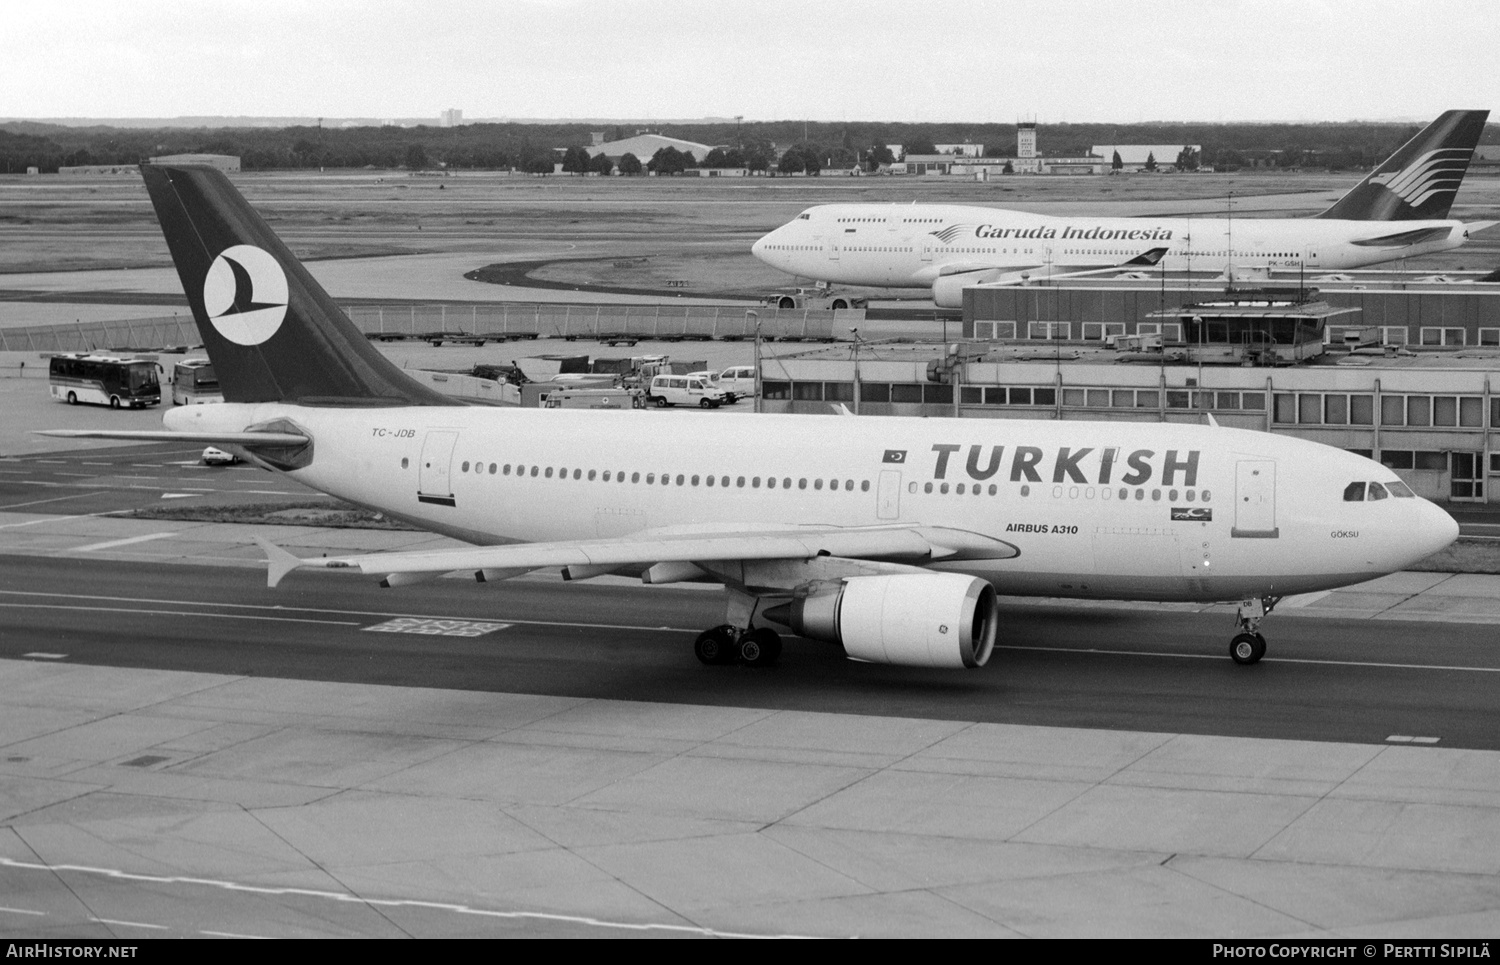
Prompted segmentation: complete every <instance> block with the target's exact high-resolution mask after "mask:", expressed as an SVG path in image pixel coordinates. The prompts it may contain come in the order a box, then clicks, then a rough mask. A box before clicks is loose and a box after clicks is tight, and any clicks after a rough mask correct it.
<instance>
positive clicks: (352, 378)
mask: <svg viewBox="0 0 1500 965" xmlns="http://www.w3.org/2000/svg"><path fill="white" fill-rule="evenodd" d="M141 175H142V177H144V178H145V181H146V191H147V193H149V194H150V195H151V204H152V206H153V207H154V208H155V209H156V217H157V220H158V221H159V222H161V229H162V233H163V234H164V235H165V236H166V239H167V247H168V249H170V251H171V253H172V261H173V262H174V263H175V264H176V266H177V274H178V277H179V278H181V279H182V288H183V291H184V292H185V293H186V294H187V298H188V304H189V305H190V306H191V307H192V310H193V319H194V321H196V322H197V324H198V332H199V334H200V335H202V337H203V344H204V346H205V347H206V348H207V349H208V356H209V358H210V359H211V360H212V361H213V364H214V370H215V372H217V374H218V376H219V384H220V385H221V386H222V387H223V390H224V400H225V401H226V402H297V403H302V404H304V405H365V406H404V405H453V404H454V402H453V400H451V399H447V398H445V397H444V396H442V395H440V394H438V393H437V392H434V391H433V390H432V389H429V388H427V387H426V386H424V385H421V384H419V383H417V382H416V381H414V380H413V379H411V378H410V377H409V376H407V375H406V374H405V373H404V372H402V371H401V370H400V369H399V368H397V367H396V366H395V365H394V364H392V363H391V362H390V361H389V360H388V359H386V358H385V357H384V356H383V355H381V354H380V353H379V352H378V351H377V350H376V349H375V347H374V346H372V345H371V344H370V342H369V340H368V339H366V338H365V337H364V336H363V335H362V334H361V333H360V331H359V330H358V329H357V328H355V326H354V324H353V323H352V322H350V321H349V319H348V317H347V316H345V315H344V313H343V311H342V310H340V309H339V307H338V305H337V304H336V303H335V302H334V300H333V299H332V298H331V297H330V296H329V294H328V293H327V292H326V291H324V290H323V287H322V286H321V285H319V284H318V283H317V281H315V280H314V279H313V277H312V275H310V274H309V273H308V272H307V269H305V268H304V267H302V264H301V263H300V262H299V261H298V260H297V258H296V257H295V256H294V255H293V254H292V253H291V251H290V250H289V249H288V248H287V247H286V245H285V244H283V243H282V241H281V239H280V238H278V237H276V233H275V232H273V231H272V230H271V228H270V226H269V225H267V224H266V222H265V221H264V220H263V219H262V218H261V217H260V215H258V214H257V213H256V212H255V209H253V208H252V207H250V204H249V202H247V201H246V200H245V198H244V196H243V195H241V194H240V192H239V191H237V190H235V188H234V186H233V185H232V184H230V182H229V179H228V178H227V177H226V176H225V175H224V172H223V171H220V170H218V169H217V168H214V167H211V166H209V165H197V164H143V165H141Z"/></svg>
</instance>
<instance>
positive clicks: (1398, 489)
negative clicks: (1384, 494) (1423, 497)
mask: <svg viewBox="0 0 1500 965" xmlns="http://www.w3.org/2000/svg"><path fill="white" fill-rule="evenodd" d="M1385 488H1386V489H1389V490H1390V491H1391V495H1392V496H1395V497H1397V498H1399V499H1415V498H1416V496H1417V494H1416V493H1414V492H1412V491H1411V487H1409V486H1407V485H1406V483H1404V482H1400V481H1397V482H1388V483H1386V484H1385Z"/></svg>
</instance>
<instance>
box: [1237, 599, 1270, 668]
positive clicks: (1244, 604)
mask: <svg viewBox="0 0 1500 965" xmlns="http://www.w3.org/2000/svg"><path fill="white" fill-rule="evenodd" d="M1280 602H1281V597H1279V596H1262V597H1251V598H1250V599H1247V600H1241V601H1240V607H1239V610H1238V612H1236V613H1235V617H1234V618H1235V621H1236V622H1237V623H1239V626H1240V632H1239V633H1237V634H1235V636H1234V639H1233V640H1231V641H1229V658H1230V659H1231V660H1233V661H1234V662H1235V663H1238V664H1244V665H1249V664H1252V663H1259V662H1260V658H1261V657H1264V656H1265V655H1266V638H1265V637H1263V636H1261V634H1260V621H1262V620H1264V619H1265V618H1266V617H1267V616H1269V615H1270V613H1271V611H1272V610H1274V609H1276V604H1278V603H1280Z"/></svg>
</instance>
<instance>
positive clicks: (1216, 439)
mask: <svg viewBox="0 0 1500 965" xmlns="http://www.w3.org/2000/svg"><path fill="white" fill-rule="evenodd" d="M272 420H287V421H289V422H291V423H292V424H294V425H295V426H297V427H299V428H300V429H301V431H304V432H305V433H307V434H308V435H309V436H310V437H311V438H312V440H313V441H312V458H311V461H310V463H309V464H308V465H306V466H305V467H303V468H298V469H294V470H292V471H291V472H290V475H291V476H292V477H293V478H295V479H297V480H298V481H300V482H303V483H306V484H307V485H309V486H312V487H313V488H315V489H319V490H321V491H323V492H327V493H329V494H332V495H334V496H337V497H339V498H341V499H345V500H348V501H350V502H353V503H357V504H360V505H363V506H367V507H370V508H374V509H378V510H380V511H382V512H385V513H388V514H390V515H392V516H395V517H397V518H402V519H406V520H409V521H411V522H412V523H415V524H416V525H419V526H421V527H423V528H425V529H430V530H433V531H436V532H441V533H446V534H449V535H452V536H455V537H457V538H459V539H463V540H466V541H469V542H472V543H477V544H494V543H503V542H512V541H525V542H534V541H550V540H572V539H593V538H610V537H620V536H626V535H630V534H636V533H642V532H645V531H653V532H662V531H667V532H689V531H692V530H694V529H698V530H703V529H705V528H708V529H713V530H715V531H733V530H734V529H735V528H736V527H744V528H747V529H752V528H753V529H764V528H765V527H768V526H777V525H787V526H794V525H807V524H822V525H831V526H840V527H861V526H879V525H898V524H912V523H919V524H923V525H929V526H942V527H949V528H954V529H961V530H966V531H970V532H974V533H980V534H983V535H986V536H989V537H992V538H994V539H998V540H1003V541H1005V542H1007V543H1009V544H1011V545H1012V546H1014V547H1015V548H1016V549H1017V550H1019V554H1018V555H1016V556H1014V557H1012V558H1009V559H970V560H949V561H944V562H939V563H933V564H931V565H930V568H931V569H935V570H951V571H957V572H963V573H970V574H973V575H975V576H978V577H980V578H982V579H985V580H988V581H990V582H991V583H992V584H993V585H994V586H995V587H996V588H997V589H998V590H999V591H1000V592H1002V593H1012V594H1035V595H1048V596H1067V597H1103V598H1136V599H1154V600H1232V599H1241V598H1245V597H1250V596H1265V595H1281V594H1285V593H1297V592H1305V591H1311V590H1317V589H1324V588H1328V587H1334V586H1340V585H1345V584H1348V583H1353V582H1358V581H1361V580H1364V579H1368V578H1371V577H1374V576H1378V575H1380V574H1384V573H1388V572H1391V571H1394V570H1397V569H1400V568H1401V567H1403V566H1405V565H1406V564H1408V563H1410V562H1412V561H1414V560H1416V559H1420V558H1421V557H1423V556H1425V555H1428V554H1430V553H1432V552H1435V551H1436V550H1437V549H1439V548H1441V547H1442V546H1445V545H1447V544H1448V543H1449V542H1451V540H1452V539H1453V538H1454V536H1455V535H1456V533H1457V526H1456V524H1454V523H1453V521H1452V519H1451V518H1450V517H1448V515H1447V514H1446V513H1444V512H1443V511H1442V510H1441V509H1439V508H1438V507H1436V506H1434V505H1432V504H1431V503H1428V502H1427V501H1426V500H1423V499H1419V498H1414V497H1407V498H1394V497H1392V498H1385V499H1381V500H1380V501H1360V502H1348V501H1345V497H1344V494H1345V490H1346V487H1347V486H1348V485H1349V484H1351V483H1353V482H1359V481H1371V482H1395V481H1396V477H1395V475H1394V474H1393V473H1392V472H1391V471H1390V470H1389V469H1386V468H1384V467H1383V466H1381V465H1379V464H1378V463H1375V462H1372V461H1370V460H1368V459H1364V458H1362V457H1360V456H1356V455H1352V454H1350V453H1347V452H1344V451H1342V450H1338V449H1333V448H1329V447H1326V446H1322V445H1318V444H1315V443H1311V442H1306V441H1303V440H1298V439H1293V438H1287V437H1282V436H1275V435H1271V434H1268V433H1259V432H1250V431H1245V430H1238V429H1228V428H1219V427H1210V426H1197V425H1176V424H1124V423H1092V422H1033V421H1019V420H943V419H912V418H873V417H872V418H839V417H833V416H826V417H825V416H798V415H764V416H716V415H710V414H706V413H696V412H695V413H655V412H651V413H647V412H619V413H614V412H592V411H587V412H586V411H575V410H565V409H556V410H529V409H494V408H488V407H452V408H445V407H401V408H375V409H370V408H357V409H356V408H319V407H306V406H296V405H287V404H281V403H266V404H258V405H243V404H225V405H215V406H194V407H191V408H187V409H179V410H174V411H172V412H169V413H167V415H166V417H165V422H166V424H167V427H168V428H170V429H174V430H177V431H189V430H191V431H240V430H243V429H246V428H248V427H250V426H253V425H261V424H265V423H267V422H270V421H272ZM705 420H707V421H705Z"/></svg>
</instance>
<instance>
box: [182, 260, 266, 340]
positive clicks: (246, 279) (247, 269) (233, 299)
mask: <svg viewBox="0 0 1500 965" xmlns="http://www.w3.org/2000/svg"><path fill="white" fill-rule="evenodd" d="M286 306H287V284H286V274H285V273H284V272H282V270H281V266H280V265H278V264H277V263H276V259H275V258H273V257H271V255H270V254H268V253H267V252H266V251H264V250H263V249H261V248H257V247H255V246H254V245H235V246H233V247H232V248H226V249H224V250H223V251H221V252H220V253H219V257H217V258H215V259H214V263H213V264H212V265H210V266H209V268H208V275H207V277H205V278H204V279H203V309H204V311H206V312H207V313H208V320H209V321H210V322H212V323H213V326H214V329H215V330H217V331H218V333H219V334H220V335H222V336H224V337H225V338H227V339H229V341H231V342H234V343H235V344H236V345H259V344H260V343H262V342H264V341H266V340H267V339H269V338H270V337H271V336H272V335H275V334H276V330H277V329H279V328H280V327H281V323H282V320H283V319H285V318H286Z"/></svg>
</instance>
